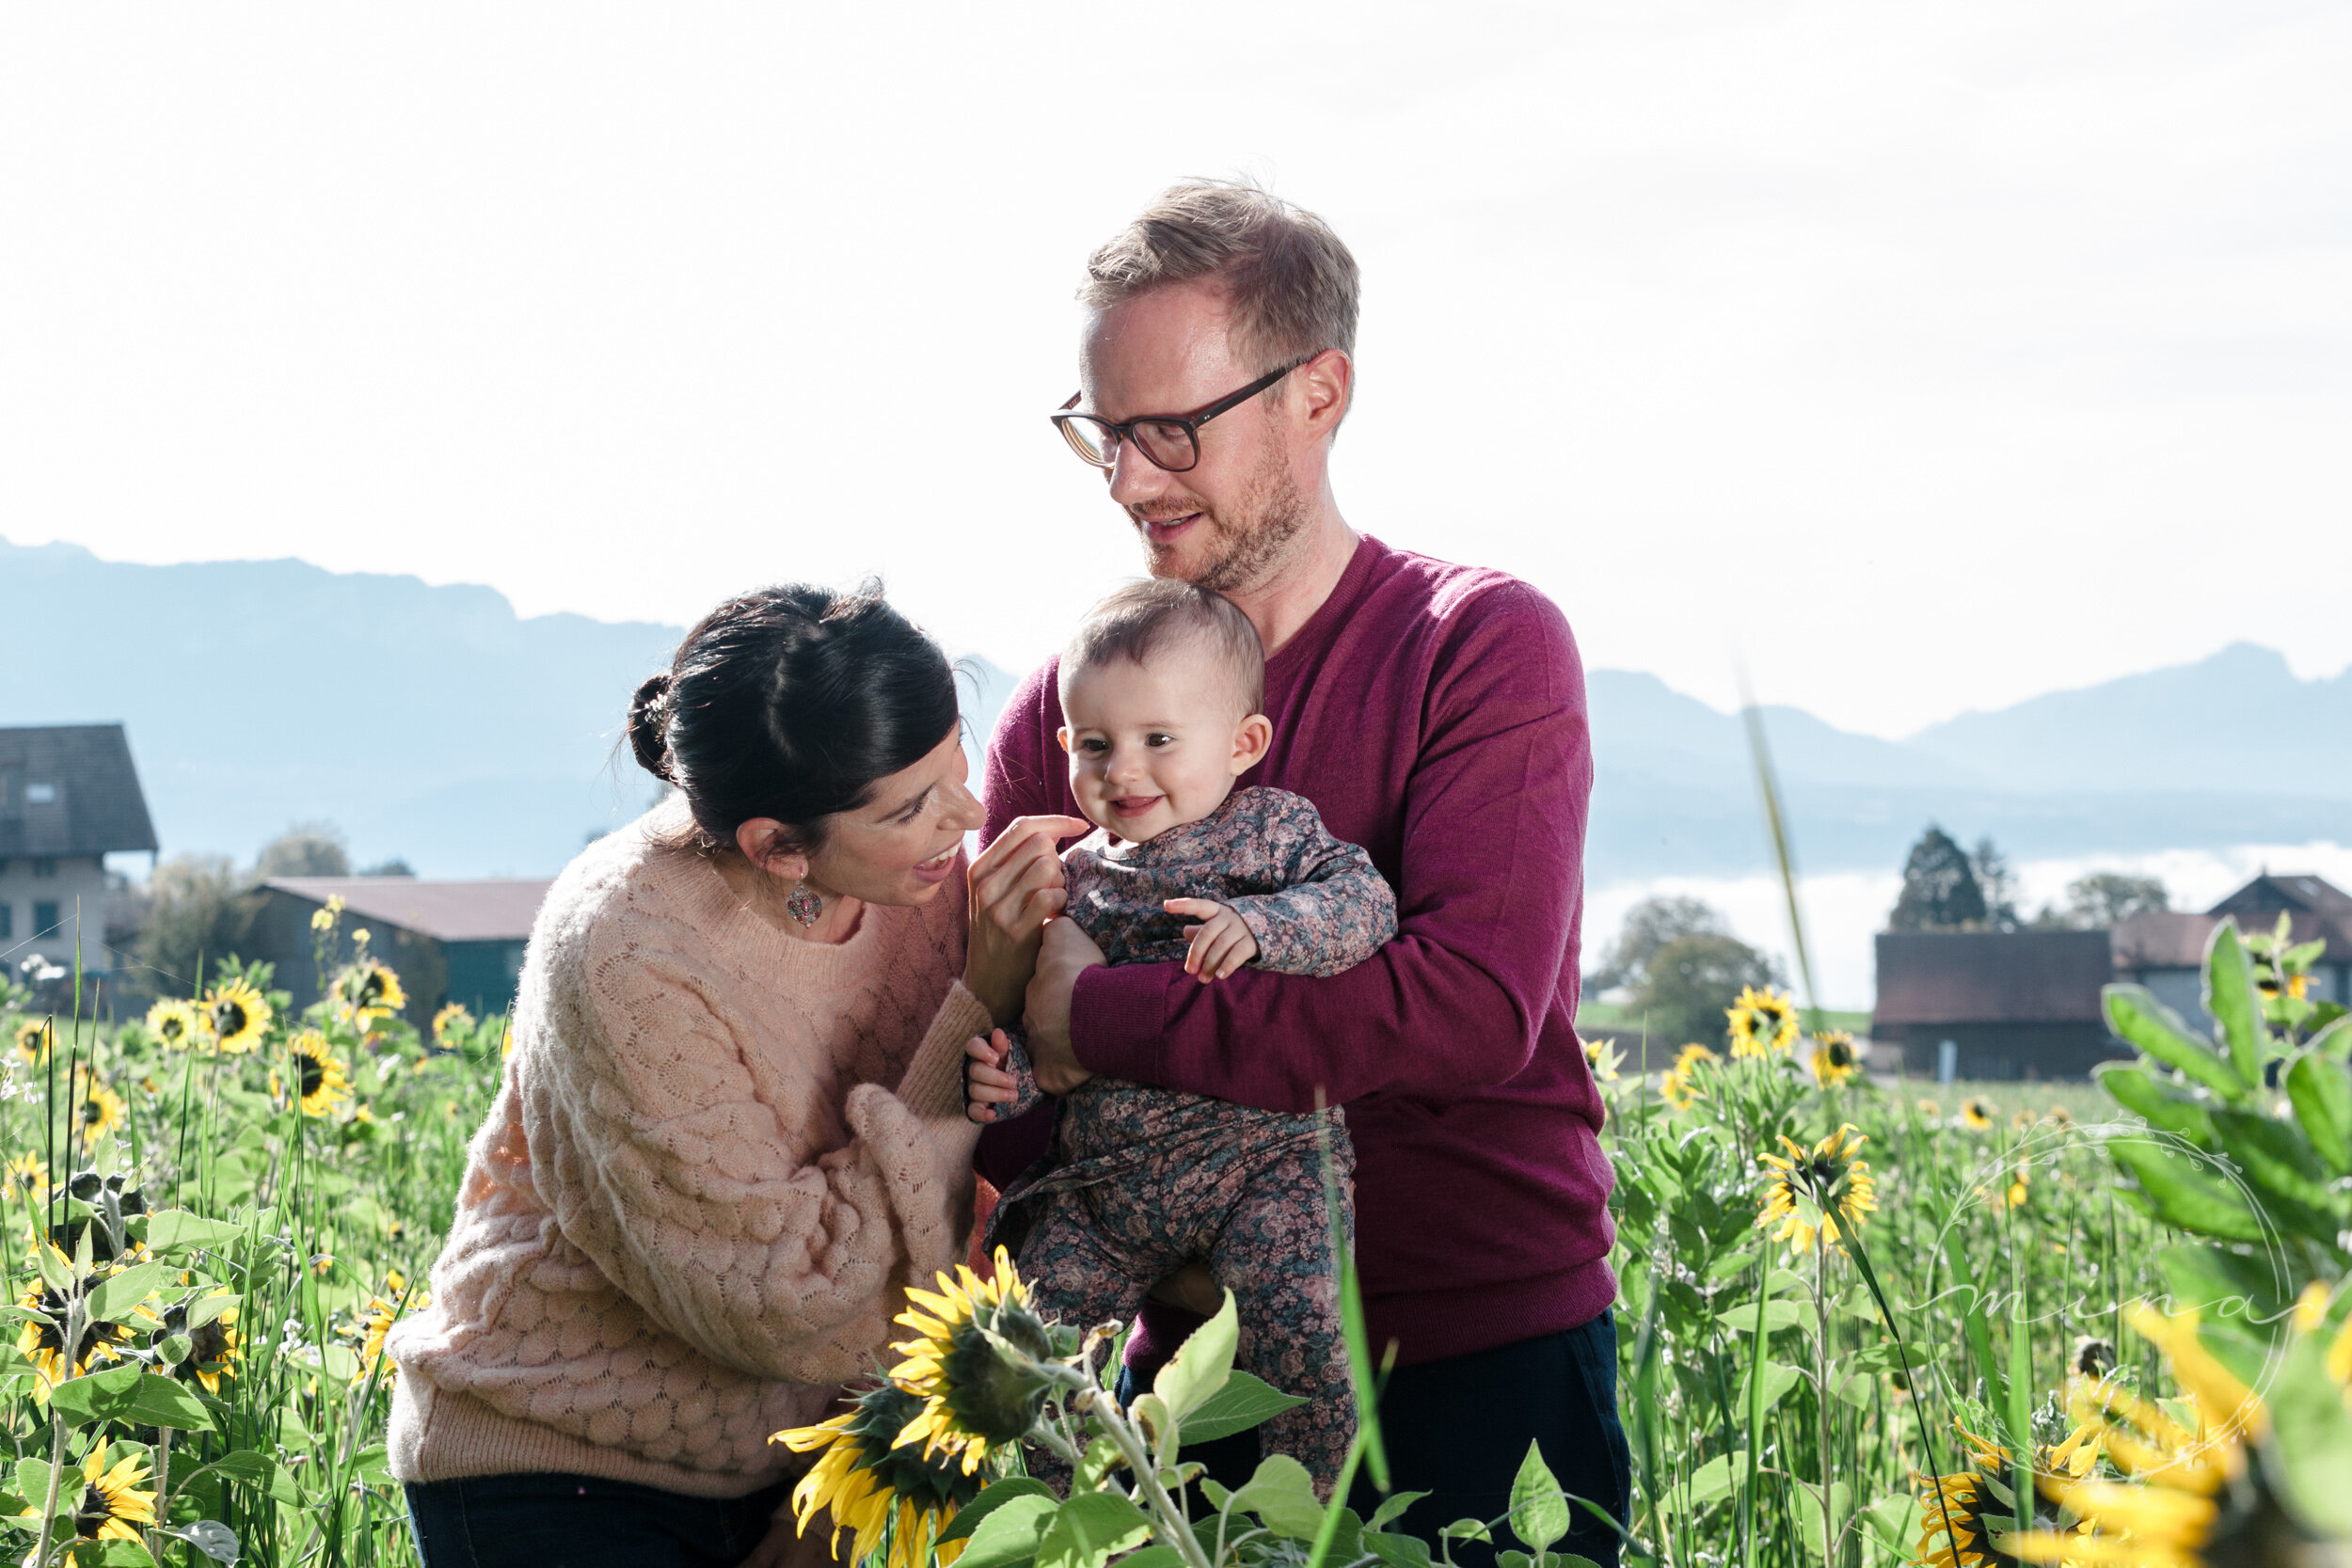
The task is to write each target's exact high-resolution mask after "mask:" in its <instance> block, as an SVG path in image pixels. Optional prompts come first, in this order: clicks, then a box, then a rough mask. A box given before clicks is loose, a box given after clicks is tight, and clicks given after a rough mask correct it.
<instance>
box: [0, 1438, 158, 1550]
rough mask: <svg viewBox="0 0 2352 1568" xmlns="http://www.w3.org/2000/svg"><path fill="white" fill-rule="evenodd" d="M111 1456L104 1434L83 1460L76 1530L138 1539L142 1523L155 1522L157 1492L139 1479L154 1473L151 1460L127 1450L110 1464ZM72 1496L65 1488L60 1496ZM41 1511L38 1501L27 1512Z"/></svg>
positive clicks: (95, 1536)
mask: <svg viewBox="0 0 2352 1568" xmlns="http://www.w3.org/2000/svg"><path fill="white" fill-rule="evenodd" d="M107 1458H108V1450H107V1444H106V1442H105V1440H104V1439H103V1438H101V1439H100V1440H99V1443H98V1446H97V1447H95V1448H93V1449H90V1451H89V1453H88V1455H87V1457H86V1458H85V1459H84V1460H83V1461H82V1495H81V1497H79V1498H74V1499H72V1501H71V1502H70V1503H68V1506H70V1507H71V1508H72V1513H73V1533H74V1535H75V1536H76V1537H77V1538H78V1539H80V1540H84V1541H131V1542H136V1541H137V1540H138V1539H139V1531H140V1528H141V1527H143V1526H150V1525H152V1524H154V1522H155V1494H154V1493H153V1492H152V1491H146V1492H142V1491H140V1490H139V1482H141V1481H146V1480H147V1479H148V1477H149V1475H150V1471H149V1469H148V1465H147V1461H146V1460H144V1459H142V1458H140V1457H139V1456H138V1455H136V1454H125V1455H124V1456H123V1457H122V1458H121V1459H119V1460H118V1461H116V1462H115V1463H114V1464H113V1465H111V1466H110V1465H107V1463H106V1461H107ZM70 1473H71V1472H69V1474H70ZM68 1496H69V1495H68V1494H65V1493H63V1492H61V1493H60V1496H59V1500H60V1501H61V1502H65V1501H67V1498H68ZM39 1514H40V1507H39V1505H38V1504H37V1505H35V1506H34V1507H32V1508H28V1509H26V1510H25V1511H24V1515H23V1516H24V1518H27V1519H30V1518H35V1517H38V1516H39Z"/></svg>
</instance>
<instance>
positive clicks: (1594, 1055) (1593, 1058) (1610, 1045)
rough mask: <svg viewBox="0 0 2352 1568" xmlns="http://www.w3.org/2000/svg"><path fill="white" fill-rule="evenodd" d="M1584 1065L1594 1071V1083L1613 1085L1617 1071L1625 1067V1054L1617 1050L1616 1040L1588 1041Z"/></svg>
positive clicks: (1585, 1045) (1585, 1044) (1585, 1046)
mask: <svg viewBox="0 0 2352 1568" xmlns="http://www.w3.org/2000/svg"><path fill="white" fill-rule="evenodd" d="M1584 1064H1585V1066H1587V1067H1589V1068H1591V1069H1593V1080H1594V1082H1596V1083H1600V1084H1613V1083H1615V1082H1616V1081H1617V1076H1618V1074H1617V1069H1619V1068H1620V1067H1622V1066H1624V1065H1625V1053H1624V1052H1622V1051H1619V1050H1618V1049H1617V1042H1616V1041H1615V1040H1586V1041H1585V1042H1584Z"/></svg>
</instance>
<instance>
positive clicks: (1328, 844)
mask: <svg viewBox="0 0 2352 1568" xmlns="http://www.w3.org/2000/svg"><path fill="white" fill-rule="evenodd" d="M1062 864H1063V868H1064V882H1065V885H1066V886H1067V888H1068V890H1069V895H1070V902H1069V904H1068V906H1067V909H1066V911H1065V912H1066V913H1067V914H1068V915H1069V917H1070V918H1071V919H1072V920H1074V921H1075V922H1077V924H1078V927H1079V928H1080V929H1082V930H1084V931H1085V932H1086V933H1087V935H1088V936H1089V937H1091V938H1093V939H1094V942H1095V945H1097V946H1098V947H1100V948H1102V950H1103V956H1104V959H1105V960H1106V961H1108V962H1110V963H1113V964H1131V963H1168V962H1178V963H1181V962H1182V961H1184V954H1185V949H1186V945H1187V943H1186V941H1185V937H1184V928H1185V927H1187V926H1190V925H1195V924H1198V922H1196V921H1193V920H1192V919H1190V918H1189V917H1187V916H1184V915H1177V914H1170V913H1168V911H1167V910H1166V909H1164V908H1163V907H1162V906H1163V905H1164V904H1165V903H1166V901H1167V900H1168V899H1171V898H1206V899H1212V900H1214V901H1216V902H1217V903H1220V904H1224V905H1228V906H1230V907H1231V908H1232V909H1233V910H1234V911H1237V912H1238V913H1239V914H1240V915H1241V918H1242V920H1243V922H1244V924H1246V925H1247V926H1248V927H1249V932H1250V935H1252V936H1253V937H1255V938H1256V939H1257V941H1258V956H1257V957H1256V958H1253V959H1251V960H1250V961H1251V962H1252V963H1253V964H1254V965H1255V966H1257V967H1259V968H1262V969H1269V970H1274V971H1278V972H1279V973H1281V974H1314V975H1332V974H1339V973H1341V972H1342V971H1343V970H1347V969H1351V968H1353V967H1355V966H1356V965H1357V964H1359V963H1361V962H1363V961H1364V960H1365V959H1366V958H1370V957H1372V955H1373V954H1374V953H1375V952H1377V951H1378V950H1379V949H1380V946H1381V944H1382V943H1384V942H1387V941H1388V940H1389V939H1390V937H1391V936H1393V935H1394V934H1395V932H1396V896H1395V895H1394V894H1393V893H1391V891H1390V889H1389V884H1388V883H1387V882H1386V881H1384V880H1382V879H1381V876H1380V873H1379V872H1378V871H1377V870H1376V869H1375V868H1374V866H1373V863H1372V859H1371V857H1370V856H1368V855H1366V854H1365V853H1364V851H1363V850H1361V849H1360V848H1358V847H1356V846H1355V845H1352V844H1345V843H1342V842H1341V841H1340V840H1338V839H1336V838H1333V837H1332V836H1331V834H1330V833H1329V832H1328V831H1327V830H1326V829H1325V827H1324V825H1323V816H1322V814H1321V813H1319V812H1317V811H1316V810H1315V808H1314V805H1313V803H1312V802H1311V801H1310V800H1307V799H1306V798H1305V797H1304V796H1300V795H1294V794H1292V793H1291V792H1290V791H1288V790H1282V789H1263V788H1250V789H1237V790H1235V791H1234V792H1233V793H1232V795H1230V796H1228V797H1227V798H1226V800H1225V803H1224V804H1223V805H1221V806H1219V807H1218V808H1217V809H1216V811H1214V812H1212V813H1210V814H1209V815H1208V816H1204V817H1202V818H1201V819H1200V821H1198V822H1188V823H1185V824H1184V825H1182V826H1180V827H1176V828H1171V829H1169V830H1168V832H1164V833H1162V834H1160V835H1159V836H1158V837H1157V838H1153V839H1150V840H1147V841H1145V842H1143V843H1140V844H1136V843H1129V842H1127V841H1125V840H1120V839H1115V838H1113V837H1112V836H1111V835H1110V834H1109V833H1108V832H1104V831H1097V832H1094V833H1092V834H1090V835H1089V836H1088V837H1087V838H1085V839H1083V840H1081V841H1080V842H1079V843H1077V844H1075V845H1073V846H1072V847H1070V848H1068V849H1066V850H1064V851H1063V852H1062ZM1009 1066H1010V1068H1011V1069H1012V1071H1013V1075H1014V1078H1015V1080H1016V1082H1017V1084H1018V1085H1019V1087H1018V1089H1017V1093H1016V1099H1015V1101H1014V1102H1013V1103H1012V1104H1010V1105H1008V1106H999V1107H998V1108H997V1115H998V1117H1000V1118H1006V1119H1009V1118H1010V1117H1014V1116H1017V1115H1019V1114H1020V1113H1021V1112H1022V1111H1024V1110H1026V1109H1027V1108H1028V1107H1029V1106H1030V1105H1032V1104H1034V1103H1036V1101H1037V1100H1038V1099H1039V1098H1040V1096H1039V1092H1038V1090H1037V1086H1036V1080H1035V1079H1034V1077H1033V1076H1032V1075H1031V1073H1030V1071H1029V1067H1028V1059H1027V1055H1026V1053H1025V1050H1024V1049H1023V1048H1022V1047H1021V1046H1020V1044H1019V1042H1018V1041H1017V1040H1016V1042H1015V1049H1014V1052H1013V1058H1012V1061H1011V1063H1010V1064H1009ZM1326 1142H1327V1143H1328V1146H1329V1148H1330V1152H1331V1161H1332V1166H1333V1172H1334V1175H1335V1176H1336V1178H1337V1179H1338V1181H1339V1186H1340V1193H1341V1201H1342V1205H1343V1214H1344V1216H1345V1219H1346V1224H1347V1227H1348V1233H1349V1235H1350V1236H1351V1237H1352V1236H1353V1234H1354V1214H1353V1209H1352V1205H1350V1204H1349V1202H1348V1196H1347V1194H1348V1186H1349V1178H1350V1177H1351V1176H1352V1175H1353V1173H1354V1170H1355V1153H1354V1150H1353V1148H1351V1146H1350V1145H1349V1143H1348V1139H1347V1131H1346V1128H1345V1126H1344V1125H1343V1121H1342V1118H1341V1116H1340V1113H1339V1110H1338V1109H1337V1108H1336V1107H1334V1108H1332V1109H1331V1110H1330V1111H1328V1112H1327V1113H1325V1114H1323V1115H1316V1114H1313V1113H1307V1114H1292V1113H1285V1112H1279V1111H1266V1110H1260V1109H1258V1108H1257V1107H1255V1106H1250V1105H1237V1104H1234V1103H1233V1102H1232V1101H1224V1100H1215V1099H1212V1098H1210V1097H1209V1096H1207V1095H1201V1094H1187V1093H1184V1092H1181V1091H1179V1090H1175V1089H1163V1088H1154V1087H1151V1086H1148V1085H1142V1084H1134V1083H1129V1082H1126V1081H1124V1080H1121V1079H1115V1078H1094V1079H1091V1080H1089V1082H1087V1083H1086V1084H1085V1085H1082V1086H1081V1087H1080V1088H1079V1089H1078V1090H1077V1091H1076V1092H1075V1093H1073V1094H1072V1095H1070V1096H1069V1097H1068V1098H1067V1099H1066V1100H1065V1101H1063V1102H1062V1105H1061V1114H1060V1117H1059V1122H1058V1125H1057V1129H1056V1132H1055V1136H1054V1144H1053V1148H1052V1150H1051V1151H1050V1152H1049V1153H1048V1154H1047V1155H1046V1156H1045V1158H1043V1159H1041V1160H1040V1161H1039V1162H1038V1163H1037V1164H1035V1165H1033V1166H1031V1167H1030V1168H1029V1169H1028V1170H1026V1171H1025V1172H1023V1173H1022V1175H1021V1177H1020V1178H1019V1179H1018V1180H1015V1181H1013V1182H1012V1183H1011V1184H1010V1185H1009V1186H1008V1187H1007V1188H1006V1189H1005V1192H1004V1196H1003V1199H1002V1201H1001V1202H1000V1203H999V1204H998V1206H997V1209H996V1212H995V1214H994V1215H993V1217H992V1219H991V1221H990V1224H991V1229H992V1236H993V1239H995V1240H998V1241H1002V1242H1004V1243H1007V1244H1009V1245H1012V1246H1014V1247H1016V1248H1017V1250H1018V1252H1019V1255H1020V1259H1021V1273H1022V1276H1023V1277H1024V1278H1025V1279H1027V1280H1029V1281H1030V1282H1031V1285H1032V1288H1033V1289H1034V1290H1035V1291H1036V1292H1037V1297H1038V1300H1039V1304H1040V1305H1041V1307H1043V1308H1044V1309H1045V1310H1046V1311H1047V1312H1049V1313H1051V1314H1052V1315H1054V1316H1057V1317H1058V1318H1060V1319H1061V1320H1062V1321H1063V1322H1064V1323H1072V1324H1075V1325H1079V1326H1091V1325H1093V1324H1095V1323H1104V1322H1106V1321H1111V1320H1117V1321H1120V1322H1125V1321H1126V1320H1128V1319H1130V1318H1132V1317H1134V1316H1135V1314H1136V1311H1137V1310H1138V1309H1139V1308H1140V1307H1142V1304H1143V1299H1144V1296H1145V1294H1146V1292H1148V1291H1150V1290H1151V1288H1152V1285H1153V1284H1154V1283H1155V1282H1156V1281H1158V1280H1159V1279H1161V1278H1162V1277H1163V1276H1165V1275H1168V1274H1171V1273H1173V1272H1175V1270H1177V1269H1178V1268H1181V1267H1182V1266H1184V1264H1186V1263H1193V1262H1200V1263H1206V1264H1207V1265H1208V1266H1209V1270H1210V1272H1211V1273H1212V1274H1213V1275H1216V1282H1217V1284H1218V1285H1220V1286H1222V1287H1224V1288H1225V1289H1227V1290H1230V1291H1232V1292H1233V1295H1234V1298H1235V1301H1236V1304H1237V1305H1238V1307H1239V1308H1240V1315H1241V1345H1240V1349H1239V1351H1238V1353H1237V1354H1236V1356H1235V1365H1237V1366H1239V1367H1240V1368H1241V1369H1242V1370H1245V1371H1248V1372H1252V1373H1255V1374H1256V1375H1257V1376H1259V1377H1262V1378H1263V1379H1265V1380H1266V1381H1267V1382H1268V1383H1271V1384H1272V1385H1274V1386H1276V1387H1277V1388H1279V1389H1281V1390H1282V1391H1283V1392H1285V1393H1290V1394H1300V1395H1304V1396H1306V1397H1307V1398H1308V1400H1309V1402H1308V1403H1306V1404H1304V1405H1300V1406H1298V1407H1297V1408H1295V1409H1293V1410H1289V1411H1286V1412H1284V1413H1283V1414H1282V1415H1280V1416H1278V1417H1276V1418H1274V1419H1273V1420H1271V1421H1268V1422H1267V1423H1266V1424H1265V1425H1264V1426H1263V1427H1262V1428H1261V1429H1260V1432H1261V1435H1262V1441H1263V1445H1264V1447H1265V1448H1266V1449H1267V1450H1268V1451H1279V1452H1283V1453H1288V1454H1291V1455H1293V1456H1295V1458H1297V1459H1298V1460H1299V1461H1300V1462H1302V1463H1303V1464H1305V1465H1307V1467H1308V1468H1309V1469H1310V1470H1311V1471H1312V1472H1313V1473H1314V1476H1315V1480H1316V1481H1317V1483H1318V1484H1319V1485H1320V1486H1321V1487H1322V1488H1323V1489H1324V1490H1325V1491H1326V1492H1328V1490H1329V1489H1330V1487H1331V1485H1332V1483H1333V1482H1334V1481H1336V1479H1337V1478H1338V1475H1339V1471H1340V1466H1341V1465H1342V1463H1343V1461H1344V1459H1345V1457H1346V1454H1347V1446H1348V1443H1349V1441H1350V1440H1351V1439H1352V1438H1353V1436H1354V1435H1355V1424H1356V1421H1355V1402H1354V1394H1353V1391H1352V1390H1351V1388H1350V1386H1349V1382H1348V1370H1347V1357H1346V1354H1345V1353H1344V1351H1343V1349H1342V1345H1341V1338H1340V1325H1339V1290H1338V1273H1337V1270H1336V1268H1335V1267H1334V1260H1333V1259H1332V1257H1331V1248H1330V1242H1329V1229H1328V1227H1327V1223H1326V1220H1325V1206H1324V1180H1323V1159H1322V1148H1323V1146H1324V1144H1325V1143H1326Z"/></svg>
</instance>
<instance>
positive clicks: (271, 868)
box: [253, 822, 351, 882]
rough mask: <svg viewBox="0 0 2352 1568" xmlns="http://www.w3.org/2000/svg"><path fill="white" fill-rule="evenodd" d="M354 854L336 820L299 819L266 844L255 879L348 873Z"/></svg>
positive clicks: (348, 874)
mask: <svg viewBox="0 0 2352 1568" xmlns="http://www.w3.org/2000/svg"><path fill="white" fill-rule="evenodd" d="M350 875H351V855H350V852H349V851H348V850H346V849H345V848H344V847H343V835H342V832H340V831H339V830H338V829H337V828H336V826H335V825H334V824H333V823H332V822H297V823H295V824H294V826H293V827H291V828H288V829H287V830H286V831H285V832H282V833H279V834H278V836H277V837H276V838H274V839H271V840H270V841H269V842H268V843H267V844H264V845H262V853H261V855H260V856H259V857H258V858H257V859H256V860H255V861H254V863H253V879H254V880H255V881H257V882H263V881H267V880H268V879H270V878H272V877H348V876H350Z"/></svg>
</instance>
